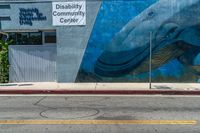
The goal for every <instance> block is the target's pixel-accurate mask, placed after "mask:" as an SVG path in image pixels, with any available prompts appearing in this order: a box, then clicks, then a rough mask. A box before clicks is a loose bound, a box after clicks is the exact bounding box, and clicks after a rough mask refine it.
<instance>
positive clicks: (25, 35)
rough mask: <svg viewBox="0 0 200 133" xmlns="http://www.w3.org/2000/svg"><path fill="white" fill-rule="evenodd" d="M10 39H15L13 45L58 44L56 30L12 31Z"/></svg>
mask: <svg viewBox="0 0 200 133" xmlns="http://www.w3.org/2000/svg"><path fill="white" fill-rule="evenodd" d="M9 40H13V43H12V45H42V44H56V31H43V32H42V31H40V32H12V33H11V32H10V33H9Z"/></svg>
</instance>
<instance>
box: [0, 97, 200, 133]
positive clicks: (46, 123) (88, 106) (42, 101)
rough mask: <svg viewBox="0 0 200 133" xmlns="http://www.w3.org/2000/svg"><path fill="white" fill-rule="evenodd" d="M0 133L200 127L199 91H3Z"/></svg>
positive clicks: (169, 132)
mask: <svg viewBox="0 0 200 133" xmlns="http://www.w3.org/2000/svg"><path fill="white" fill-rule="evenodd" d="M0 133H200V97H184V96H181V97H180V96H119V97H111V96H98V97H95V96H85V97H83V96H78V97H75V96H65V97H64V96H63V97H0Z"/></svg>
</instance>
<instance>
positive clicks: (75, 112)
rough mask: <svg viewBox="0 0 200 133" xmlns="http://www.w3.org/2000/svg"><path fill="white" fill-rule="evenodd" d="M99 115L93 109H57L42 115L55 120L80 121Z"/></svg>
mask: <svg viewBox="0 0 200 133" xmlns="http://www.w3.org/2000/svg"><path fill="white" fill-rule="evenodd" d="M98 113H99V111H98V110H96V109H92V108H57V109H51V110H47V111H44V112H42V113H41V115H42V116H43V117H46V118H55V119H78V118H86V117H92V116H95V115H97V114H98Z"/></svg>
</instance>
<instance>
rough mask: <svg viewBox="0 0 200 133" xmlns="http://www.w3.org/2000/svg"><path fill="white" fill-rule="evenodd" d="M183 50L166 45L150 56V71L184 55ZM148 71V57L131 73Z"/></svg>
mask: <svg viewBox="0 0 200 133" xmlns="http://www.w3.org/2000/svg"><path fill="white" fill-rule="evenodd" d="M184 52H185V51H184V50H182V49H180V48H178V47H177V45H176V44H172V45H168V46H166V47H164V48H162V49H160V50H158V51H156V52H154V53H153V54H152V69H156V68H158V67H160V66H161V65H163V64H166V63H167V62H169V61H170V60H173V59H175V58H177V57H179V56H181V55H183V54H184ZM148 71H149V57H148V58H146V59H145V60H144V62H143V63H141V65H140V66H138V67H137V68H136V69H135V70H133V71H132V72H131V73H143V72H148Z"/></svg>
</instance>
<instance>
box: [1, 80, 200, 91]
mask: <svg viewBox="0 0 200 133" xmlns="http://www.w3.org/2000/svg"><path fill="white" fill-rule="evenodd" d="M0 89H1V90H4V89H9V90H149V83H56V82H30V83H29V82H26V83H8V84H0ZM152 89H153V90H193V91H195V90H200V83H152Z"/></svg>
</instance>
